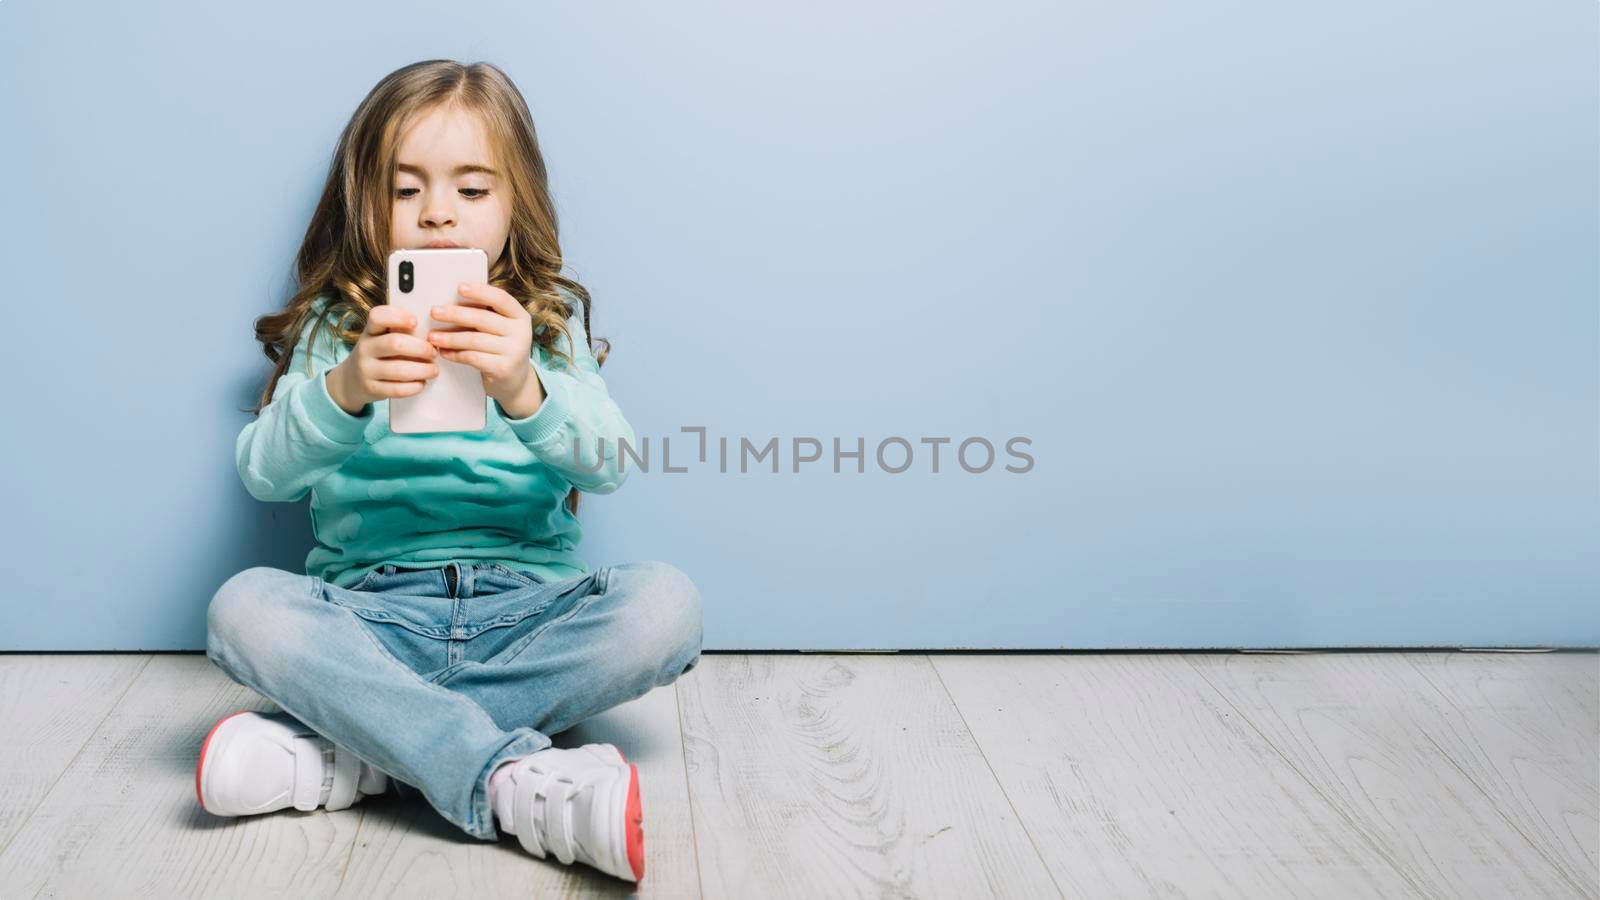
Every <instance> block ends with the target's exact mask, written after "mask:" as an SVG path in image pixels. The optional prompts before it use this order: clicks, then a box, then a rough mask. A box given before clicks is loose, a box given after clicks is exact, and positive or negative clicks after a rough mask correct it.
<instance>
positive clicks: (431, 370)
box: [328, 304, 439, 416]
mask: <svg viewBox="0 0 1600 900" xmlns="http://www.w3.org/2000/svg"><path fill="white" fill-rule="evenodd" d="M416 327H417V319H416V316H413V315H412V314H411V313H409V312H406V311H405V310H403V309H401V308H400V307H398V306H390V305H388V304H383V305H381V306H374V307H373V308H372V312H371V313H370V314H369V315H368V316H367V327H366V329H365V330H364V331H362V332H361V336H360V337H359V338H357V339H356V345H355V347H354V348H352V349H351V351H350V355H349V356H347V357H345V358H344V361H343V362H341V363H339V364H338V365H337V366H334V367H333V368H332V369H330V370H328V394H329V396H331V397H333V400H334V402H335V403H337V404H339V406H340V408H342V409H343V410H344V411H345V412H347V413H350V414H351V415H352V416H355V415H360V414H361V410H362V409H364V408H365V407H366V405H367V404H368V403H375V402H377V401H379V400H384V399H387V398H390V397H410V396H411V395H413V394H417V393H420V392H421V391H422V389H423V388H424V387H426V386H427V381H428V379H430V378H433V377H434V376H436V375H438V374H439V365H438V363H437V362H436V361H435V357H437V356H438V351H437V350H435V349H434V347H433V345H431V344H429V343H428V342H427V341H424V340H423V339H421V338H419V337H417V336H416V335H415V334H413V332H414V331H415V330H416ZM352 407H353V408H352Z"/></svg>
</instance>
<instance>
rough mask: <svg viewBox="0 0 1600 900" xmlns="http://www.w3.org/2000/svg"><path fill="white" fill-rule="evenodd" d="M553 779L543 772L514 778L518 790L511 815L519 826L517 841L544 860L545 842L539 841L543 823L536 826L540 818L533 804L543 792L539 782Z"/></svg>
mask: <svg viewBox="0 0 1600 900" xmlns="http://www.w3.org/2000/svg"><path fill="white" fill-rule="evenodd" d="M551 777H552V776H549V775H546V774H544V773H542V772H538V771H532V770H529V771H523V772H518V773H516V774H515V775H514V776H513V778H512V781H513V783H514V784H515V785H516V788H517V790H516V793H515V795H514V796H515V798H516V799H515V800H514V801H512V802H513V811H512V814H511V815H512V818H513V819H514V820H515V824H516V826H517V841H518V843H520V844H522V849H524V850H526V851H528V852H529V853H531V854H533V855H534V856H536V857H538V858H539V859H544V856H545V853H544V842H543V841H541V840H540V839H539V828H540V826H541V825H542V824H543V823H542V822H541V823H540V824H539V825H535V824H534V822H535V821H536V819H537V818H538V816H537V815H536V814H535V811H534V808H533V803H534V800H535V798H536V797H537V796H538V794H539V793H540V792H542V790H543V788H542V787H541V786H540V785H539V784H538V782H540V781H549V780H550V779H551Z"/></svg>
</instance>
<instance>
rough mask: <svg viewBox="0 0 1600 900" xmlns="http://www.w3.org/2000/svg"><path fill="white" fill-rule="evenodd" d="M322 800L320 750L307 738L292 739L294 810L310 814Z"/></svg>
mask: <svg viewBox="0 0 1600 900" xmlns="http://www.w3.org/2000/svg"><path fill="white" fill-rule="evenodd" d="M320 800H322V748H321V747H318V746H317V745H316V743H315V742H313V741H311V740H310V739H308V738H303V737H296V738H295V739H294V808H295V809H298V810H300V811H302V812H310V811H311V810H313V809H316V808H317V803H318V802H319V801H320Z"/></svg>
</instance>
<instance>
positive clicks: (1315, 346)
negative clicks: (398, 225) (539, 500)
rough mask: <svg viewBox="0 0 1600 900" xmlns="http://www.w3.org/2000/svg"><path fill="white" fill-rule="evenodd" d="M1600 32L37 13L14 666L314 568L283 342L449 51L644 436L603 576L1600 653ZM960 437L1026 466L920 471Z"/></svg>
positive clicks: (1338, 24)
mask: <svg viewBox="0 0 1600 900" xmlns="http://www.w3.org/2000/svg"><path fill="white" fill-rule="evenodd" d="M1596 25H1597V12H1596V6H1595V4H1594V3H1589V2H1561V3H1551V2H1544V3H1535V4H1516V3H1504V2H1496V3H1478V2H1468V3H1452V2H1442V0H1438V2H1432V3H1405V2H1393V0H1381V2H1380V0H1357V2H1348V3H1324V4H1318V5H1315V6H1313V5H1307V4H1283V3H1269V2H1257V3H1239V2H1213V3H1204V4H1194V3H1172V4H1167V5H1155V4H1149V3H1104V4H1085V3H1022V2H1015V0H1012V2H1003V3H976V2H968V3H959V4H955V3H928V2H921V3H908V2H880V3H867V4H858V3H821V4H818V3H811V4H804V5H800V4H790V5H788V6H782V5H778V4H767V3H754V4H720V3H719V4H710V3H698V2H697V3H687V2H678V3H638V2H634V3H622V4H618V3H597V4H560V5H556V4H540V3H522V2H504V3H464V4H462V3H457V4H426V5H424V4H418V3H402V4H393V3H387V4H380V3H353V4H336V3H314V4H312V3H302V2H289V3H275V4H266V5H254V6H239V5H229V4H217V3H199V2H169V3H132V4H124V3H109V2H107V3H97V4H85V3H78V2H42V0H6V2H3V3H0V85H3V88H0V131H3V137H0V166H3V184H0V198H3V199H0V204H3V212H4V216H3V221H0V285H3V287H0V290H3V291H4V297H5V305H6V309H7V312H8V316H7V319H8V322H9V325H10V340H9V344H10V348H9V351H10V352H9V354H8V358H9V359H10V362H11V366H10V373H9V375H8V377H6V378H5V379H4V384H5V387H4V390H5V410H6V424H5V425H4V434H5V447H4V450H5V459H6V461H7V467H6V469H7V474H6V478H5V488H4V490H5V497H4V501H5V509H6V511H7V516H6V520H5V529H6V534H5V538H6V542H5V554H4V559H3V562H4V564H5V566H6V578H5V583H6V588H5V594H4V598H5V599H4V608H3V609H4V614H5V623H6V624H5V629H4V638H3V640H0V649H7V650H12V649H106V650H135V649H198V648H200V647H202V646H203V645H204V610H205V605H206V603H207V601H208V600H209V598H210V597H211V595H212V592H213V591H214V590H215V589H216V588H217V586H218V585H220V584H221V583H222V582H223V581H224V580H225V579H226V578H227V577H228V576H229V575H231V574H233V573H234V572H237V571H239V570H241V569H243V568H246V567H249V566H252V565H273V566H278V567H281V568H286V569H291V570H294V571H302V570H303V569H302V566H303V561H304V556H305V552H306V549H307V546H308V542H309V541H310V533H309V524H308V521H307V520H308V516H307V510H306V505H305V503H304V502H302V503H298V504H277V505H269V504H262V503H258V502H256V501H254V500H253V499H251V498H250V497H249V496H248V495H247V494H246V493H245V491H244V489H243V487H242V485H241V484H240V482H239V479H238V476H237V474H236V472H235V470H234V462H233V457H232V450H233V441H234V437H235V435H236V434H237V433H238V432H239V430H240V428H242V427H243V425H244V424H245V422H246V421H247V418H248V417H247V415H245V414H242V413H240V412H237V411H236V410H237V409H238V408H240V407H244V406H247V405H249V404H250V403H251V402H252V401H253V399H254V397H255V396H256V393H257V391H258V390H259V388H260V386H261V383H262V379H263V378H264V377H265V375H266V372H267V364H266V362H265V360H264V359H263V358H262V357H261V355H260V353H259V349H258V345H257V344H256V343H255V341H254V339H253V337H252V333H251V323H252V321H253V319H254V317H255V316H257V315H259V314H261V313H262V312H264V311H267V310H268V309H271V308H274V307H276V306H277V305H279V304H281V303H282V301H283V300H284V298H285V297H286V296H287V293H288V289H289V271H290V265H291V261H292V254H293V252H294V249H295V247H296V245H297V241H298V239H299V237H300V236H301V233H302V231H303V229H304V226H305V222H306V219H307V217H308V216H309V214H310V211H311V207H312V204H313V202H314V200H315V196H316V191H317V189H318V187H319V186H320V183H321V179H322V177H323V175H324V173H325V172H326V166H327V163H328V159H329V156H330V154H331V151H332V148H333V144H334V140H335V138H336V136H337V133H338V130H339V128H340V127H341V126H342V125H343V124H344V122H345V120H346V119H347V117H348V116H349V114H350V112H351V111H352V110H353V109H354V107H355V104H356V103H357V102H358V101H359V100H360V99H361V97H362V96H363V95H364V94H365V93H366V91H367V90H368V89H369V88H370V87H371V86H372V84H374V83H375V82H376V81H377V80H378V79H379V78H380V77H381V76H382V75H384V74H385V73H387V72H389V71H390V70H392V69H394V68H397V67H398V66H400V65H403V64H405V63H407V62H411V61H414V60H418V59H426V58H432V57H450V58H456V59H461V60H477V59H487V60H491V61H495V62H498V63H500V64H501V65H502V66H503V67H504V68H506V69H507V70H508V71H509V72H510V73H511V75H512V77H513V78H515V79H516V80H517V82H518V83H519V85H520V86H521V88H522V90H523V92H524V93H525V94H526V96H527V97H528V100H529V102H530V104H531V105H532V107H533V110H534V115H535V118H536V120H537V122H538V125H539V128H540V136H541V139H542V142H543V146H544V149H545V152H546V154H547V159H548V162H549V165H550V169H551V172H552V177H553V184H554V188H555V192H556V196H557V198H558V203H559V208H560V211H561V213H562V216H563V220H562V225H563V244H564V247H565V250H566V252H567V256H568V261H569V263H570V264H571V271H572V272H573V273H574V274H575V275H576V276H577V277H578V278H580V280H582V281H583V282H584V283H585V284H586V285H587V286H588V287H589V288H590V289H591V290H592V291H593V292H594V295H595V308H596V312H595V332H596V334H598V335H601V336H606V337H609V338H611V339H612V341H613V346H614V349H615V354H614V356H613V357H612V360H611V362H610V363H609V364H608V365H607V366H606V368H605V375H606V377H607V379H608V381H609V383H610V385H611V388H612V391H613V394H614V396H615V397H616V398H617V399H618V400H619V402H620V403H621V404H622V406H623V409H624V410H625V411H626V412H627V413H628V414H629V416H630V419H631V420H632V421H633V423H634V425H635V427H636V429H637V431H638V433H639V435H640V436H649V437H651V449H650V453H651V455H652V456H653V457H654V459H655V461H656V463H657V464H656V465H655V466H654V467H653V469H652V471H650V472H648V473H642V472H641V473H635V476H634V478H633V480H631V481H630V482H629V483H628V484H627V485H626V486H625V487H624V488H623V490H622V491H621V492H619V493H617V494H613V495H609V496H603V497H588V498H586V504H587V505H586V507H585V510H584V519H585V521H586V523H587V528H588V531H589V533H588V536H587V538H586V540H585V545H584V546H585V551H586V554H587V558H588V559H589V560H590V562H591V564H593V565H596V566H599V565H606V564H609V563H615V562H623V561H627V560H632V559H666V560H670V561H672V562H675V563H677V564H678V565H679V566H681V567H682V568H683V569H684V570H685V571H687V572H688V573H689V574H690V575H692V576H693V577H694V578H695V579H696V581H697V582H698V583H699V585H700V587H701V589H702V591H703V593H704V595H705V598H706V646H707V647H708V648H713V649H725V648H770V647H811V648H879V647H1000V646H1013V647H1176V646H1194V647H1209V646H1315V645H1343V646H1349V645H1400V646H1419V645H1459V644H1466V645H1527V644H1562V645H1574V644H1581V645H1594V644H1597V643H1600V604H1597V602H1596V601H1597V599H1600V556H1597V553H1596V550H1597V549H1600V542H1597V540H1596V539H1597V537H1600V502H1597V501H1600V365H1597V363H1600V317H1597V295H1600V269H1597V247H1600V218H1597V212H1600V179H1597V167H1596V162H1597V151H1600V128H1597V119H1596V109H1597V105H1600V88H1597V78H1596V72H1597V63H1600V52H1597V50H1600V48H1597V27H1596ZM685 426H704V427H706V428H707V429H708V430H709V433H710V435H711V437H712V438H713V446H715V444H714V441H715V438H716V437H719V436H724V437H729V438H730V443H731V444H733V445H734V447H737V446H738V441H739V438H740V437H749V438H750V439H751V440H752V441H753V442H755V443H756V444H758V445H759V444H763V443H765V442H766V441H767V440H768V439H769V438H771V437H778V438H779V440H780V449H782V452H783V458H782V463H783V465H784V466H785V468H784V470H783V471H782V472H781V473H780V474H776V475H774V474H772V473H771V472H770V471H765V472H747V473H745V474H738V472H737V461H735V463H734V464H733V465H732V466H731V468H732V469H733V471H730V472H729V473H727V474H723V473H721V472H719V471H718V467H717V465H716V463H715V458H714V457H713V458H712V459H711V460H709V461H708V462H707V463H705V464H700V463H698V461H696V460H695V459H694V457H693V444H692V443H691V442H690V438H689V436H688V435H685V434H682V433H680V431H679V429H680V428H682V427H685ZM669 435H676V436H677V437H676V438H675V439H674V441H673V443H672V456H673V459H672V462H673V464H674V465H683V464H687V465H688V468H689V471H688V472H685V473H681V474H666V473H663V472H662V471H661V466H660V455H661V440H662V438H663V437H665V436H669ZM796 435H807V436H813V437H817V438H819V439H821V440H822V441H823V442H824V444H825V445H827V449H828V450H829V454H830V455H829V456H825V457H824V462H823V463H821V464H814V465H812V466H810V467H809V468H808V469H807V470H805V471H803V472H802V473H801V474H798V475H796V474H793V473H791V472H790V471H789V470H788V468H787V466H788V463H789V460H790V456H789V450H788V447H787V442H788V441H789V440H790V439H791V438H792V437H794V436H796ZM893 436H901V437H905V438H907V439H908V440H909V441H911V442H912V444H913V445H914V446H916V447H917V450H918V451H919V453H918V456H917V457H916V459H915V461H914V464H913V466H912V468H911V469H910V470H909V471H907V472H905V473H903V474H899V475H892V474H888V473H886V472H884V471H882V470H880V469H878V467H877V463H876V461H875V460H874V459H873V457H872V450H873V448H874V447H875V446H876V444H877V443H878V442H879V441H880V440H882V439H884V438H887V437H893ZM974 436H977V437H984V438H987V439H989V440H991V441H993V442H995V443H996V444H997V445H1001V446H1002V448H1003V445H1004V442H1005V441H1006V440H1007V439H1008V438H1010V437H1013V436H1026V437H1028V438H1030V439H1031V442H1032V443H1031V445H1030V446H1029V447H1028V448H1027V450H1028V452H1029V453H1031V455H1032V456H1033V458H1034V460H1035V463H1034V467H1033V469H1032V470H1031V471H1029V472H1027V473H1025V474H1020V475H1019V474H1012V473H1008V472H1005V471H1003V470H1002V467H1003V465H1004V464H1005V463H1006V462H1008V461H1011V460H1010V459H1009V458H1008V457H1005V456H1004V455H1002V456H1001V458H1000V460H999V461H998V462H997V463H996V466H995V468H994V469H992V470H990V471H988V472H986V473H984V474H981V475H974V474H969V473H967V472H965V471H963V470H962V469H961V468H960V467H958V466H955V465H953V464H952V460H951V457H950V455H949V454H950V450H951V447H950V446H946V447H945V449H944V453H943V455H942V459H941V467H940V472H939V473H938V474H934V473H933V472H932V471H931V470H930V467H929V465H928V462H927V458H926V451H927V449H928V447H927V445H924V444H920V443H919V441H920V439H921V438H923V437H930V438H932V437H949V438H952V439H953V440H954V441H955V442H959V441H961V440H963V439H965V438H968V437H974ZM835 437H837V438H839V439H841V441H843V442H844V443H845V444H846V445H852V444H854V442H855V440H856V439H857V438H862V439H864V440H865V441H866V444H867V447H868V458H867V460H866V465H867V472H866V474H861V475H857V474H854V473H853V472H852V471H848V470H847V471H846V472H844V473H841V474H837V475H836V474H834V473H833V472H832V471H831V465H830V463H831V441H832V439H833V438H835ZM891 449H893V448H891ZM898 459H899V452H898V451H896V452H895V453H894V455H893V456H891V457H890V458H889V462H890V463H891V464H895V463H897V461H898Z"/></svg>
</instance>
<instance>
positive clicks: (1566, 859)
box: [1406, 652, 1600, 896]
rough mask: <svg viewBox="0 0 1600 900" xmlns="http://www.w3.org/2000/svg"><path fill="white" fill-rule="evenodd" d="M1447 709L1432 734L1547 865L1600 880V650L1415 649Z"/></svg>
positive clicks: (1587, 880)
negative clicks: (1484, 650) (1545, 651)
mask: <svg viewBox="0 0 1600 900" xmlns="http://www.w3.org/2000/svg"><path fill="white" fill-rule="evenodd" d="M1406 658H1407V659H1408V660H1409V661H1410V662H1411V664H1412V665H1413V666H1415V667H1416V668H1417V670H1418V671H1420V672H1421V673H1422V674H1423V677H1425V678H1427V680H1428V681H1429V682H1430V683H1431V684H1432V685H1433V686H1434V687H1435V688H1436V689H1437V690H1438V691H1439V693H1440V694H1441V695H1442V696H1444V697H1445V699H1446V700H1447V701H1448V702H1449V704H1450V710H1453V711H1454V712H1455V713H1457V715H1449V714H1448V712H1449V710H1447V711H1446V712H1447V715H1446V716H1445V717H1444V719H1443V723H1442V724H1443V726H1444V727H1443V728H1442V729H1441V730H1440V732H1439V733H1437V734H1435V735H1434V737H1435V739H1436V740H1437V741H1438V742H1439V744H1440V745H1441V747H1442V749H1443V751H1444V752H1445V753H1446V754H1448V756H1449V757H1450V759H1451V760H1453V761H1454V762H1455V763H1456V764H1457V765H1458V766H1460V770H1461V774H1462V775H1464V776H1465V777H1466V778H1467V779H1469V780H1470V781H1471V782H1472V783H1473V784H1474V785H1476V786H1477V787H1478V789H1479V790H1481V791H1483V792H1484V793H1485V794H1487V795H1488V796H1489V798H1490V800H1491V802H1492V804H1493V806H1494V809H1495V810H1496V811H1497V812H1499V813H1500V815H1501V816H1502V817H1503V818H1504V819H1505V821H1506V822H1507V823H1508V824H1509V825H1511V827H1513V828H1515V829H1516V830H1517V831H1518V832H1519V833H1521V834H1522V836H1523V837H1525V838H1526V839H1527V840H1528V841H1529V842H1530V843H1531V844H1532V845H1533V846H1534V848H1535V850H1536V851H1537V852H1538V853H1540V854H1541V855H1542V856H1543V857H1544V858H1545V859H1546V861H1548V862H1549V863H1550V865H1552V866H1554V867H1555V868H1557V869H1559V870H1561V871H1562V872H1564V873H1565V874H1566V876H1567V878H1568V879H1570V880H1571V881H1572V882H1573V883H1575V884H1578V885H1583V886H1585V887H1586V889H1587V891H1588V893H1589V895H1590V896H1593V895H1595V893H1596V892H1597V891H1600V888H1597V884H1600V749H1597V744H1600V654H1596V653H1593V652H1560V653H1544V654H1505V653H1415V654H1408V655H1407V657H1406Z"/></svg>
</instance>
